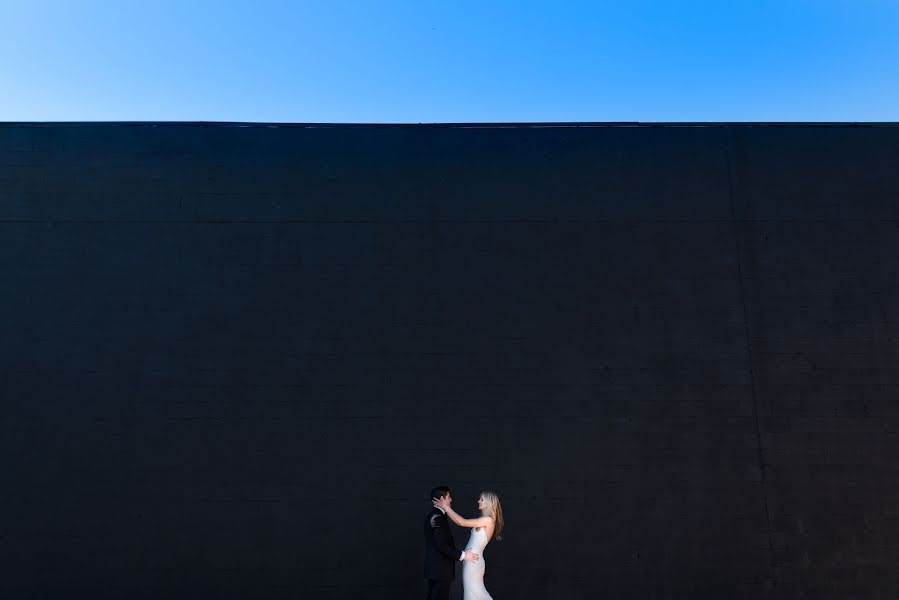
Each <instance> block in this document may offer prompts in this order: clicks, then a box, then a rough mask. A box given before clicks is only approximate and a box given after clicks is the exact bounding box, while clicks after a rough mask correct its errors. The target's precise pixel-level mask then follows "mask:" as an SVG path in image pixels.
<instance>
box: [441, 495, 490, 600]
mask: <svg viewBox="0 0 899 600" xmlns="http://www.w3.org/2000/svg"><path fill="white" fill-rule="evenodd" d="M431 502H432V503H433V505H434V508H433V510H431V512H430V513H429V514H428V516H427V518H426V519H425V528H424V532H425V578H426V579H427V580H428V600H448V599H449V592H450V583H452V581H453V579H455V578H456V563H457V562H461V563H462V592H463V597H464V600H493V599H492V597H491V596H490V594H489V593H487V588H485V587H484V571H485V569H486V564H485V563H484V558H483V554H484V548H485V547H486V546H487V542H489V541H490V540H491V539H492V538H494V537H495V538H496V541H501V540H502V539H503V538H502V536H501V534H502V531H503V509H502V507H501V506H500V504H499V497H498V496H497V495H496V494H495V493H493V492H491V491H484V492H481V496H480V497H479V498H478V510H480V512H481V515H480V516H479V517H477V518H474V519H465V518H463V517H462V516H461V515H459V513H457V512H456V511H454V510H453V509H452V506H451V505H452V503H453V498H452V496H451V495H450V489H449V487H447V486H445V485H441V486H437V487H435V488H434V489H433V490H431ZM450 519H452V521H453V523H455V524H456V525H458V526H459V527H468V528H470V529H471V537H469V538H468V544H466V545H465V550H459V549H458V548H456V545H455V542H454V541H453V532H452V531H451V530H450V527H449V520H450Z"/></svg>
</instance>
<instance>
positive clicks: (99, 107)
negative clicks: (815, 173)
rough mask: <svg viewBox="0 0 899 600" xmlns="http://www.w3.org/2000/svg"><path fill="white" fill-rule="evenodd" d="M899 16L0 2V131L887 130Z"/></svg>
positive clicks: (649, 4)
mask: <svg viewBox="0 0 899 600" xmlns="http://www.w3.org/2000/svg"><path fill="white" fill-rule="evenodd" d="M897 109H899V2H897V1H895V0H851V1H840V2H837V1H831V0H810V1H798V0H797V1H793V0H772V1H761V0H759V1H749V0H719V1H689V0H682V1H679V2H677V1H661V0H659V1H649V0H622V1H617V2H603V1H601V0H595V1H592V2H586V1H583V2H580V1H579V2H573V1H572V2H566V1H564V0H555V1H551V2H527V1H519V2H506V1H504V0H481V1H478V2H469V1H467V0H453V1H442V2H436V1H431V0H416V1H391V0H369V1H359V2H349V1H344V0H321V1H319V2H304V1H294V2H272V1H266V0H256V1H255V2H247V1H243V0H234V1H232V0H222V1H220V2H207V1H191V0H179V1H170V0H155V1H153V2H150V1H148V0H139V1H136V0H116V1H102V2H101V1H91V0H84V1H77V0H70V1H62V0H56V1H47V0H0V121H149V120H167V121H198V120H200V121H263V122H334V123H346V122H356V123H358V122H370V123H419V122H422V123H431V122H493V121H510V122H511V121H516V122H520V121H656V122H657V121H899V110H897Z"/></svg>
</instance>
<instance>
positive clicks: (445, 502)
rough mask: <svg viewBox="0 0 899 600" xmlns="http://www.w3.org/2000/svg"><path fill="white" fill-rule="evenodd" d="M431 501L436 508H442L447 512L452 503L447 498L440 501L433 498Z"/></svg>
mask: <svg viewBox="0 0 899 600" xmlns="http://www.w3.org/2000/svg"><path fill="white" fill-rule="evenodd" d="M431 501H432V502H433V503H434V506H436V507H437V508H442V509H443V510H446V509H448V508H449V507H450V503H449V501H448V500H447V499H446V498H441V499H440V500H438V499H437V498H431Z"/></svg>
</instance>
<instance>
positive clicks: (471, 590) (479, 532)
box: [462, 527, 493, 600]
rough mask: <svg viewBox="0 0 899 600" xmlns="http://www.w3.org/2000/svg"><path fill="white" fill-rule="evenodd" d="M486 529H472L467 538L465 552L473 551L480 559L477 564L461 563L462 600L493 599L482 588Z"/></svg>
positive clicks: (484, 569)
mask: <svg viewBox="0 0 899 600" xmlns="http://www.w3.org/2000/svg"><path fill="white" fill-rule="evenodd" d="M487 541H488V540H487V529H486V528H485V527H481V528H480V529H472V530H471V537H469V538H468V545H466V546H465V549H466V550H474V551H475V552H477V553H478V556H480V557H481V558H480V559H478V562H476V563H472V562H469V561H465V562H464V563H462V597H463V598H464V600H493V597H492V596H491V595H490V594H489V593H488V592H487V588H485V587H484V572H485V571H486V570H487V563H486V561H485V560H484V548H486V547H487Z"/></svg>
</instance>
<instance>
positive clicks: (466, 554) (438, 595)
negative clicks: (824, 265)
mask: <svg viewBox="0 0 899 600" xmlns="http://www.w3.org/2000/svg"><path fill="white" fill-rule="evenodd" d="M444 496H445V497H446V498H447V499H448V500H449V501H450V502H452V501H453V498H452V496H450V489H449V487H447V486H445V485H440V486H437V487H435V488H434V489H433V490H431V498H433V499H434V500H439V499H440V498H443V497H444ZM478 558H480V557H479V556H478V555H477V554H476V553H474V552H472V551H471V550H465V551H462V550H459V549H457V548H456V544H455V542H453V532H452V531H450V528H449V519H447V518H446V513H445V512H444V511H443V509H442V508H438V507H436V506H432V507H431V512H430V513H428V516H427V518H426V519H425V579H427V580H428V600H449V593H450V583H452V581H453V579H455V578H456V563H457V562H462V561H463V560H467V561H471V562H477V561H478Z"/></svg>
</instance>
